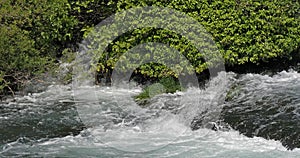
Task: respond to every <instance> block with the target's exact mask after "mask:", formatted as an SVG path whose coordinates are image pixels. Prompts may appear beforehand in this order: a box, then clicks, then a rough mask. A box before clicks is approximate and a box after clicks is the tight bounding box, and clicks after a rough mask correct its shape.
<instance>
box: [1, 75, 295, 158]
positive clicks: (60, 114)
mask: <svg viewBox="0 0 300 158" xmlns="http://www.w3.org/2000/svg"><path fill="white" fill-rule="evenodd" d="M140 92H141V88H139V87H138V86H136V87H132V88H130V89H129V88H115V87H94V86H93V87H82V88H81V89H76V90H74V89H72V86H70V85H69V86H63V85H51V86H49V87H48V88H47V89H46V90H45V91H43V92H40V93H32V94H28V95H26V96H20V97H16V99H14V100H5V101H3V102H1V103H0V129H1V133H0V143H1V144H0V157H197V158H198V157H249V158H250V157H262V158H265V157H289V158H292V157H295V158H296V157H299V156H300V148H299V146H298V144H299V135H300V131H299V127H300V126H299V123H298V122H299V121H300V118H299V114H300V110H299V109H300V95H299V94H300V93H298V92H300V74H299V73H297V72H294V71H290V72H285V71H284V72H280V73H278V74H276V75H274V76H267V75H259V74H245V75H236V74H234V73H220V74H219V76H217V77H215V78H213V79H212V80H211V81H210V82H209V83H208V84H207V86H206V87H205V88H204V89H196V88H189V89H187V90H186V91H185V92H177V93H175V94H163V95H159V96H155V97H154V98H152V99H150V100H148V102H147V103H146V105H143V106H139V105H137V104H136V103H135V102H134V101H133V99H131V98H132V96H134V95H137V94H139V93H140ZM78 96H80V97H78ZM93 96H96V99H95V97H93ZM272 107H273V109H272ZM251 125H252V126H251ZM254 125H255V126H254ZM273 125H274V126H273ZM286 128H288V130H285V129H286ZM288 132H290V133H288ZM274 133H275V134H274ZM291 139H292V140H293V141H291ZM285 142H286V143H285ZM287 145H289V146H291V147H290V148H291V149H293V150H288V149H287V147H286V146H287Z"/></svg>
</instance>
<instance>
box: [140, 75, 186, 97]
mask: <svg viewBox="0 0 300 158" xmlns="http://www.w3.org/2000/svg"><path fill="white" fill-rule="evenodd" d="M180 90H182V87H181V86H180V83H179V82H178V81H177V80H175V79H174V78H172V77H164V78H161V79H160V80H159V81H158V82H156V83H153V84H151V85H149V86H147V87H145V88H144V89H143V91H142V92H141V93H140V94H139V95H137V96H135V99H136V100H137V101H139V100H144V99H148V98H151V97H154V96H155V95H158V94H162V93H175V92H176V91H180Z"/></svg>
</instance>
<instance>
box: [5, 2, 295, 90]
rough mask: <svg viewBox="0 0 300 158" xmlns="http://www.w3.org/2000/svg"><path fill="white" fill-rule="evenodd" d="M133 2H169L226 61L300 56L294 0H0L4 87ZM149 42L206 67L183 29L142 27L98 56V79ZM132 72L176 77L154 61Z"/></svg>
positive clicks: (49, 63)
mask: <svg viewBox="0 0 300 158" xmlns="http://www.w3.org/2000/svg"><path fill="white" fill-rule="evenodd" d="M136 6H160V7H169V8H172V9H175V10H178V11H180V12H183V13H185V14H187V15H189V16H191V17H192V18H194V19H195V20H197V21H198V22H199V23H200V24H201V25H202V26H203V27H204V28H205V29H206V30H207V31H208V32H209V33H210V34H211V35H212V37H213V40H214V41H215V43H216V45H217V46H218V49H219V51H220V52H221V53H222V55H223V57H224V60H225V64H226V66H229V67H234V68H237V67H240V66H244V65H248V64H253V65H262V64H265V63H268V64H269V65H278V64H281V63H280V62H281V61H285V62H288V61H289V60H292V59H293V55H292V54H294V55H295V54H296V56H297V55H298V53H295V52H297V50H298V48H299V43H300V17H299V16H300V4H299V2H298V1H287V0H279V1H260V2H258V1H252V0H250V1H249V0H201V1H200V0H190V1H186V0H178V1H164V0H141V1H136V0H104V1H97V0H87V1H84V2H82V1H79V0H52V1H43V0H28V1H24V0H14V1H12V0H4V1H1V2H0V21H1V23H0V25H1V28H0V34H1V35H0V64H1V65H0V91H1V93H2V94H4V93H6V94H9V93H10V94H13V93H14V91H16V90H20V89H21V88H22V86H24V84H26V82H28V81H29V80H30V79H32V78H34V77H37V76H38V75H39V74H43V73H45V72H54V71H55V69H56V68H57V65H58V63H59V62H58V61H59V60H60V59H61V57H62V56H63V53H62V52H68V53H74V52H76V51H77V49H78V43H80V42H81V40H82V39H84V37H85V36H86V35H87V34H88V32H89V31H90V30H91V28H93V27H94V26H96V25H97V24H98V23H99V22H101V21H102V20H103V19H105V18H106V17H108V16H110V15H112V14H114V13H116V12H121V11H124V10H126V9H129V8H133V7H136ZM166 37H167V38H166ZM147 42H160V43H164V44H168V45H170V46H171V47H173V48H175V49H177V50H178V51H179V52H181V53H182V54H183V55H185V56H186V57H187V58H188V59H189V61H190V62H191V64H192V65H193V66H194V67H195V71H196V73H198V74H201V73H202V72H203V71H204V70H205V69H206V68H207V65H206V64H205V61H204V60H203V59H201V57H202V56H201V52H198V51H197V50H196V48H195V47H194V46H192V45H191V44H190V43H189V42H188V41H187V39H186V38H185V37H182V36H181V35H180V34H177V33H176V32H171V31H169V30H165V29H156V28H140V29H136V30H132V31H131V32H127V33H126V34H124V35H122V36H120V37H118V38H117V39H116V40H114V41H113V42H112V43H111V44H110V45H109V46H108V48H107V49H106V53H107V54H108V56H106V58H103V59H102V58H101V59H100V60H99V65H98V69H97V73H98V74H99V75H97V76H99V78H98V80H99V79H100V77H101V76H102V77H103V76H106V77H108V78H109V76H110V74H111V72H112V70H113V68H114V64H115V63H116V61H117V60H118V57H119V56H120V55H121V54H123V53H124V52H126V51H128V50H129V49H131V48H133V47H134V46H136V45H138V44H141V43H147ZM66 49H67V50H68V51H65V50H66ZM199 57H200V58H199ZM274 59H276V60H274ZM271 61H272V62H271ZM274 61H276V63H274ZM162 72H163V73H162ZM134 75H135V76H141V78H158V79H159V78H163V77H167V76H171V77H176V76H174V73H172V72H170V70H169V69H167V68H166V67H164V66H163V65H160V64H157V63H149V64H145V65H142V66H140V67H139V68H138V69H136V71H135V74H134Z"/></svg>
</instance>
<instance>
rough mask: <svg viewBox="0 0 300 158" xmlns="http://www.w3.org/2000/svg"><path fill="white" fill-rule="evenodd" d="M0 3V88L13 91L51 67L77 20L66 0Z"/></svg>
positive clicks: (6, 0) (69, 38)
mask: <svg viewBox="0 0 300 158" xmlns="http://www.w3.org/2000/svg"><path fill="white" fill-rule="evenodd" d="M0 6H1V7H0V21H1V24H0V26H1V27H0V74H1V75H0V91H2V92H4V91H7V90H8V91H10V92H11V93H13V91H15V90H18V89H19V88H20V86H22V85H24V84H25V83H26V82H27V81H28V80H30V79H32V77H33V76H36V75H38V74H40V73H41V72H44V71H45V70H51V69H53V67H54V62H53V61H55V60H56V56H58V55H60V53H61V50H62V49H63V48H64V47H65V45H66V44H67V43H68V41H71V39H72V28H73V26H74V25H76V24H77V21H76V20H75V18H74V17H72V16H69V11H70V9H71V8H70V5H69V3H68V1H67V0H52V1H44V0H29V1H25V0H14V1H12V0H4V1H1V2H0Z"/></svg>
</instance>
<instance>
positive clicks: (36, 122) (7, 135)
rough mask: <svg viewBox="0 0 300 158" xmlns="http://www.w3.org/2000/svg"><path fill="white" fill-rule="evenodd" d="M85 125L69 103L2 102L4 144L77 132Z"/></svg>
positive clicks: (0, 138) (0, 120)
mask: <svg viewBox="0 0 300 158" xmlns="http://www.w3.org/2000/svg"><path fill="white" fill-rule="evenodd" d="M84 128H85V127H84V125H83V124H82V123H81V121H80V119H79V117H78V114H77V112H76V109H75V107H74V106H72V105H69V103H59V102H58V103H56V105H51V106H48V105H41V106H33V105H32V104H30V103H23V105H20V104H7V105H5V104H1V105H0V129H1V133H0V143H1V144H5V143H8V142H13V141H16V140H38V139H45V138H54V137H64V136H67V135H77V134H79V132H80V131H82V130H83V129H84Z"/></svg>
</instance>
